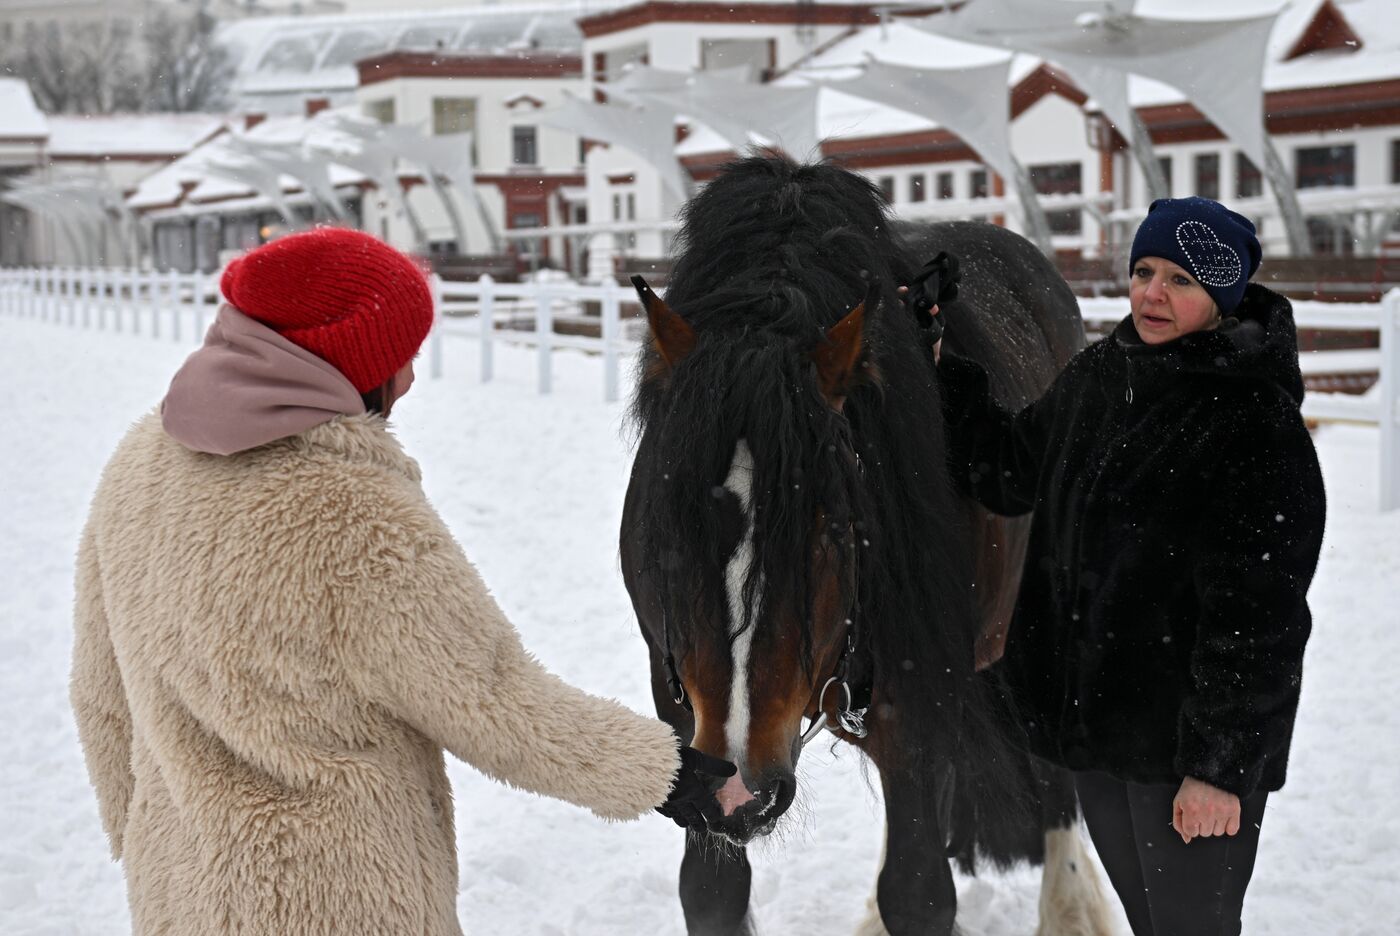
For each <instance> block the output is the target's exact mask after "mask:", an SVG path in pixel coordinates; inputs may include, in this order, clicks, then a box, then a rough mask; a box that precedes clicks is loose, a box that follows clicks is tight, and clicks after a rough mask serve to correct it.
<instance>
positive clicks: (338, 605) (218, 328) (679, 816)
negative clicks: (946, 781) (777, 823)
mask: <svg viewBox="0 0 1400 936" xmlns="http://www.w3.org/2000/svg"><path fill="white" fill-rule="evenodd" d="M222 288H223V292H224V296H225V298H226V299H227V300H228V304H226V305H225V306H223V308H222V309H221V310H220V312H219V315H218V317H217V319H216V320H215V322H214V324H213V325H212V326H211V328H210V329H209V333H208V335H207V337H206V339H205V343H204V346H203V347H202V348H200V349H199V350H198V351H196V352H195V353H194V354H193V355H191V356H190V358H189V360H188V361H186V363H185V364H184V366H183V367H182V368H181V369H180V371H179V372H178V373H177V374H176V375H175V378H174V380H173V381H172V382H171V385H170V391H169V393H168V395H167V396H166V398H165V400H164V402H163V403H162V405H161V409H160V412H158V413H152V414H150V415H149V416H147V417H145V418H144V419H142V420H141V421H140V422H138V423H137V424H136V425H135V426H134V427H133V428H132V429H131V431H130V433H129V434H128V435H127V436H126V438H125V439H124V440H123V441H122V443H121V445H120V446H119V447H118V449H117V452H116V454H115V455H113V457H112V459H111V461H110V462H109V463H108V465H107V468H106V470H105V471H104V473H103V476H102V480H101V483H100V485H99V487H98V490H97V494H96V496H95V498H94V500H93V505H92V510H91V514H90V517H89V519H88V523H87V526H86V529H85V530H84V533H83V538H82V543H81V545H80V547H79V552H78V565H77V594H76V602H75V627H76V637H75V642H74V648H73V672H72V684H71V694H72V702H73V708H74V712H75V714H76V716H77V722H78V729H79V735H80V738H81V741H82V745H83V751H84V755H85V757H86V759H87V766H88V773H89V776H90V778H91V780H92V784H93V786H94V787H95V788H96V791H97V797H98V803H99V806H100V810H101V814H102V820H103V824H104V826H105V828H106V832H107V835H108V838H109V839H110V842H111V846H112V854H113V856H114V857H115V858H117V859H120V860H121V861H122V863H123V865H124V867H125V871H126V877H127V885H128V898H129V901H130V905H131V916H132V926H133V930H134V932H135V933H136V934H146V933H161V934H169V936H176V934H190V936H195V934H198V936H210V934H219V933H239V934H248V936H254V934H267V936H288V934H297V936H311V934H327V936H329V934H332V933H344V934H352V933H353V934H370V933H375V934H390V933H415V934H427V936H442V934H455V933H459V932H461V930H460V927H459V924H458V921H457V918H456V911H455V907H456V897H455V895H456V890H457V867H456V838H455V833H454V831H453V805H452V796H451V789H450V787H449V784H448V780H447V775H446V772H445V770H444V765H443V750H444V749H446V750H447V751H450V752H451V753H452V754H454V755H456V756H457V757H459V758H461V759H462V760H464V761H467V762H468V763H470V764H472V765H473V766H475V767H477V768H478V769H480V770H482V771H483V772H485V773H487V774H489V775H490V776H492V777H495V778H496V779H498V780H501V781H503V782H505V783H509V784H511V785H513V786H517V787H520V788H522V789H527V790H531V791H534V792H537V793H541V794H544V795H546V796H553V797H558V798H560V799H564V800H567V801H569V802H572V803H577V804H579V805H581V806H585V807H587V808H589V809H591V810H592V811H593V812H595V813H597V814H598V815H599V816H602V817H604V818H608V819H630V818H633V817H636V816H638V815H640V814H642V813H644V812H646V811H648V810H651V809H657V810H658V811H660V812H662V813H663V814H664V815H667V816H670V817H671V818H673V819H675V821H676V822H677V823H679V824H682V825H696V824H702V823H703V822H704V816H705V815H706V814H708V813H710V811H711V810H712V809H717V806H716V804H715V803H714V794H713V791H714V789H716V788H717V787H718V786H719V785H720V784H721V783H722V782H723V780H724V778H725V777H726V776H728V775H730V774H732V773H733V770H734V768H733V765H732V764H729V763H728V762H726V761H718V760H715V759H713V758H707V757H705V756H704V755H701V754H699V753H698V752H695V751H692V750H690V749H688V748H678V742H677V740H676V738H675V736H674V735H673V734H672V733H671V729H670V728H669V727H667V726H666V725H664V724H663V723H661V722H659V721H656V720H654V719H651V718H645V717H643V716H641V715H638V714H636V713H634V712H632V711H630V710H628V709H626V708H624V707H623V706H622V705H620V704H618V703H617V702H614V701H610V700H606V699H600V698H597V697H595V696H592V695H588V694H587V693H584V692H582V691H580V690H578V689H575V688H573V687H571V686H569V685H567V684H565V683H564V682H562V681H561V680H559V679H558V678H557V677H555V676H553V675H551V674H550V673H549V672H547V671H546V670H544V669H543V668H542V667H541V666H540V665H539V663H538V662H536V661H535V659H534V658H533V657H531V656H530V655H529V654H528V653H527V652H526V651H525V650H524V648H523V647H522V646H521V643H520V638H519V635H518V634H517V633H516V631H515V629H514V627H513V626H512V625H511V624H510V622H509V621H508V620H506V618H505V617H504V615H502V613H501V611H500V609H499V608H498V607H497V606H496V603H495V602H494V601H493V600H492V598H491V595H490V593H489V592H488V591H487V589H486V587H485V585H484V584H483V583H482V581H481V579H480V577H479V576H478V575H477V572H476V569H475V568H474V567H473V566H472V564H471V563H470V562H469V561H467V558H466V557H465V556H464V555H463V554H462V551H461V549H460V548H459V547H458V545H457V543H456V542H455V541H454V540H453V538H452V535H451V533H450V532H449V531H448V529H447V527H446V526H445V525H444V524H443V522H442V520H441V519H440V518H439V517H438V515H437V514H436V512H434V510H433V508H432V506H431V505H430V504H429V503H428V501H427V499H426V497H425V496H424V494H423V490H422V488H421V486H420V483H419V477H420V476H419V472H418V466H417V464H416V463H415V462H414V461H413V459H411V458H409V457H408V455H406V454H405V453H404V452H403V450H402V449H401V448H400V446H399V444H398V442H397V440H395V438H394V437H393V436H392V435H390V433H389V431H388V428H387V425H386V423H385V420H384V418H383V417H384V416H385V415H387V414H388V412H389V410H390V409H391V408H392V406H393V404H394V401H395V400H396V399H398V398H399V397H400V396H402V395H403V394H404V393H405V392H407V391H408V388H409V387H410V386H411V385H412V382H413V363H412V362H413V356H414V355H415V354H416V353H417V351H418V348H419V346H420V345H421V344H422V342H423V340H424V338H425V337H426V336H427V334H428V331H429V329H430V328H431V326H432V322H433V308H432V299H431V295H430V293H429V290H428V285H427V282H426V281H425V279H424V277H423V274H422V273H421V272H420V271H419V270H418V269H417V268H416V267H415V266H414V265H413V264H412V263H411V262H410V261H409V260H408V258H406V257H404V256H403V255H402V254H400V253H398V252H397V251H395V250H392V249H391V248H389V247H387V246H385V245H384V244H382V243H380V242H379V241H377V240H375V239H374V238H372V237H369V236H368V235H365V234H361V233H358V232H354V231H347V230H340V229H321V230H315V231H311V232H307V233H304V234H297V235H293V236H290V237H286V238H283V239H281V240H279V241H276V242H274V243H272V244H269V245H267V246H265V247H261V248H259V249H257V250H254V251H253V252H251V253H249V254H247V255H246V256H244V257H243V258H241V259H239V260H237V261H235V262H234V263H232V264H231V265H230V266H229V268H228V270H227V272H226V273H225V274H224V277H223V282H222Z"/></svg>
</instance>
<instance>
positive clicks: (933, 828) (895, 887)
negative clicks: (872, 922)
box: [875, 769, 958, 936]
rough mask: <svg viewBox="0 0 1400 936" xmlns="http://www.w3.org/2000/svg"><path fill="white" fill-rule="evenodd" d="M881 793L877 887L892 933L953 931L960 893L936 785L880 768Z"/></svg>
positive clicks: (937, 935) (946, 934) (939, 935)
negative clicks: (881, 854) (882, 842)
mask: <svg viewBox="0 0 1400 936" xmlns="http://www.w3.org/2000/svg"><path fill="white" fill-rule="evenodd" d="M880 785H881V787H882V788H883V789H884V792H885V860H884V863H883V866H882V867H881V868H880V879H879V881H878V883H877V884H876V888H875V900H876V903H877V904H878V905H879V908H880V919H881V921H882V922H883V923H884V925H885V929H886V930H887V931H888V932H889V933H890V934H891V936H903V934H905V933H918V934H920V936H924V934H932V936H951V934H952V933H953V932H954V930H953V921H954V918H955V917H956V916H957V912H958V893H957V890H956V888H955V887H954V886H953V871H952V868H951V867H949V864H948V858H947V840H946V837H945V834H944V832H943V829H942V827H941V824H940V823H939V818H938V813H939V809H938V790H937V785H936V784H934V783H929V782H922V783H921V782H917V778H915V777H913V776H911V775H909V774H908V773H907V772H905V771H886V770H883V769H882V770H881V771H880Z"/></svg>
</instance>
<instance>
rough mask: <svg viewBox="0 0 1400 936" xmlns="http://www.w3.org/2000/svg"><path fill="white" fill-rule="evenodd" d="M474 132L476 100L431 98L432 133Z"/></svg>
mask: <svg viewBox="0 0 1400 936" xmlns="http://www.w3.org/2000/svg"><path fill="white" fill-rule="evenodd" d="M474 130H476V99H475V98H462V97H435V98H433V133H435V134H437V135H439V136H440V135H442V134H445V133H471V132H473V131H474Z"/></svg>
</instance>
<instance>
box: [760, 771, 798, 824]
mask: <svg viewBox="0 0 1400 936" xmlns="http://www.w3.org/2000/svg"><path fill="white" fill-rule="evenodd" d="M796 795H797V778H796V777H787V776H784V777H778V778H777V779H776V780H774V781H773V793H772V797H771V798H770V799H769V800H768V802H767V804H766V806H765V808H764V812H766V813H770V814H772V815H774V816H780V815H782V814H783V813H784V812H786V811H787V808H788V807H789V806H791V805H792V801H793V798H794V797H795V796H796Z"/></svg>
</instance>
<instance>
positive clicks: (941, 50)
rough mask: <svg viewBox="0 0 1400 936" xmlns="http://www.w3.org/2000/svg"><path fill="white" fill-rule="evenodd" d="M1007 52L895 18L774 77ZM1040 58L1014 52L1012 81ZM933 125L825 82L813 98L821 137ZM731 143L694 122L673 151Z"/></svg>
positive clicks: (798, 78)
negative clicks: (875, 62) (869, 63)
mask: <svg viewBox="0 0 1400 936" xmlns="http://www.w3.org/2000/svg"><path fill="white" fill-rule="evenodd" d="M1007 56H1008V53H1007V52H1005V51H1004V50H1001V49H994V48H989V47H987V46H980V45H974V44H972V43H967V42H961V41H958V40H956V39H949V38H947V37H944V36H935V35H933V34H931V33H927V32H924V31H923V30H920V29H915V28H914V27H913V26H910V25H908V24H907V23H904V22H901V21H899V20H897V19H896V20H894V21H892V22H890V23H887V24H882V25H878V26H867V27H865V28H863V29H861V30H860V31H859V32H856V33H854V34H852V35H851V36H850V37H848V38H846V39H843V40H841V41H840V42H838V43H835V44H834V45H832V46H831V47H830V48H828V49H826V50H824V51H822V52H820V53H818V54H817V55H814V56H813V57H812V58H810V59H808V60H807V61H805V62H803V63H802V64H801V66H799V67H798V68H797V69H795V70H794V71H792V72H791V73H789V74H787V75H785V76H783V77H782V78H780V79H778V80H777V81H776V82H775V83H776V84H779V85H802V84H808V83H810V82H811V81H813V80H818V79H825V80H832V81H840V80H842V79H846V78H852V77H854V76H855V75H856V74H857V72H858V66H860V65H861V64H862V63H863V62H865V60H866V59H867V58H868V57H870V58H875V59H877V60H878V61H881V62H885V63H888V64H891V65H903V66H907V67H918V68H975V67H978V66H982V65H988V64H991V63H993V62H998V61H1005V60H1006V58H1007ZM1040 64H1041V62H1040V59H1037V58H1035V57H1033V56H1029V55H1016V56H1014V57H1013V58H1012V60H1011V75H1010V81H1011V86H1013V87H1014V86H1015V85H1016V84H1017V83H1019V82H1020V81H1022V80H1023V79H1024V78H1025V77H1026V76H1028V75H1029V74H1031V73H1032V72H1033V71H1035V69H1036V68H1037V67H1039V65H1040ZM838 87H839V86H838ZM1008 90H1009V89H1008ZM1009 106H1010V105H1009V103H1008V108H1009ZM935 129H938V124H936V123H934V122H933V121H930V120H928V119H926V118H923V117H918V116H915V115H913V114H910V113H907V112H906V111H902V110H899V109H897V108H894V107H889V106H886V105H883V104H877V103H874V102H872V101H867V100H865V99H863V98H858V97H853V96H851V95H849V94H843V93H841V92H840V91H838V90H837V89H836V88H835V87H827V88H824V89H823V90H822V93H821V96H820V98H819V99H818V102H817V134H818V136H819V137H821V138H822V139H844V138H852V137H871V136H884V135H889V134H897V133H918V132H923V131H928V130H935ZM730 148H731V147H730V145H729V144H728V143H726V142H725V140H724V138H723V137H721V136H720V135H719V134H718V133H715V132H713V131H711V130H710V129H709V128H707V127H703V126H702V127H696V128H694V130H693V132H692V133H691V134H690V135H689V136H687V137H686V138H685V140H683V141H682V142H681V143H680V145H679V146H677V147H676V153H677V155H679V156H693V155H698V154H701V153H715V152H723V151H726V150H729V149H730Z"/></svg>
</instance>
